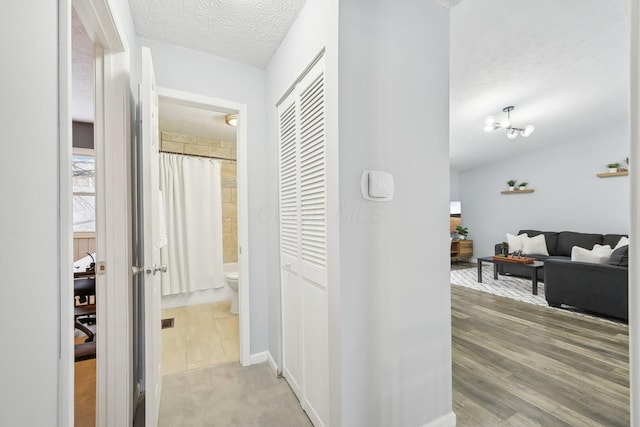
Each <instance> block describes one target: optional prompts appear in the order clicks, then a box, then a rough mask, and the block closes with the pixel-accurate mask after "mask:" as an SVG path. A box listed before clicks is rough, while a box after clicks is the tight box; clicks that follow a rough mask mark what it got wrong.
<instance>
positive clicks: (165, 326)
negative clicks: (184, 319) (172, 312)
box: [162, 317, 175, 329]
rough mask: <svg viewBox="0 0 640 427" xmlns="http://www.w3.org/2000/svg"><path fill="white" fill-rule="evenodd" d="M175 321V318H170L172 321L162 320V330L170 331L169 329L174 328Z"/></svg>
mask: <svg viewBox="0 0 640 427" xmlns="http://www.w3.org/2000/svg"><path fill="white" fill-rule="evenodd" d="M174 320H175V318H173V317H172V318H170V319H162V329H168V328H173V321H174Z"/></svg>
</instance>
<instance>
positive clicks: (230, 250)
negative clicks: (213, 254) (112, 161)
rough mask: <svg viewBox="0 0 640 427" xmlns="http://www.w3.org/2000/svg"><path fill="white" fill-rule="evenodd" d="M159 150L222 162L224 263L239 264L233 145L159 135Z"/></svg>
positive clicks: (187, 137) (180, 136) (225, 142)
mask: <svg viewBox="0 0 640 427" xmlns="http://www.w3.org/2000/svg"><path fill="white" fill-rule="evenodd" d="M160 151H164V152H166V153H176V154H190V155H196V156H204V157H212V158H217V159H221V160H222V170H221V175H222V179H221V181H222V233H223V236H222V243H223V246H224V262H225V263H228V262H238V208H237V203H238V192H237V187H238V185H237V164H236V163H237V162H236V160H237V150H236V143H235V142H231V141H220V140H217V139H212V138H205V137H201V136H193V135H180V134H176V133H169V132H162V133H161V147H160Z"/></svg>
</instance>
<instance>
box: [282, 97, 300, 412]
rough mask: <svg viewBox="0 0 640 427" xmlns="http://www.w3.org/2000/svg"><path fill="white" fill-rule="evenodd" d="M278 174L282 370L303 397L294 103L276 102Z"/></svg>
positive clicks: (289, 100) (295, 115) (290, 100)
mask: <svg viewBox="0 0 640 427" xmlns="http://www.w3.org/2000/svg"><path fill="white" fill-rule="evenodd" d="M278 118H279V126H278V135H279V141H280V144H279V147H280V148H279V158H280V168H279V178H280V201H279V202H280V262H281V264H282V268H281V272H280V273H281V278H282V279H281V280H282V284H281V286H282V328H283V333H282V336H283V341H282V358H283V369H282V374H283V375H284V377H285V379H286V380H287V382H288V383H289V385H290V386H291V389H292V390H293V391H294V393H295V394H296V396H297V397H298V399H299V400H302V398H303V396H302V391H301V389H302V324H301V320H302V289H301V283H300V275H299V274H298V271H299V262H298V258H299V250H300V249H299V248H300V245H299V240H300V237H299V234H300V233H299V217H300V212H299V208H300V206H299V181H298V135H297V128H298V126H297V113H296V103H295V100H294V97H293V96H289V98H287V99H286V100H285V101H284V102H283V103H282V104H280V105H279V106H278Z"/></svg>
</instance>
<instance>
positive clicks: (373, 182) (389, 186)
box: [360, 171, 393, 202]
mask: <svg viewBox="0 0 640 427" xmlns="http://www.w3.org/2000/svg"><path fill="white" fill-rule="evenodd" d="M360 191H361V192H362V197H364V198H365V199H366V200H374V201H378V202H385V201H389V200H391V199H393V175H391V174H390V173H388V172H382V171H364V172H362V176H361V177H360Z"/></svg>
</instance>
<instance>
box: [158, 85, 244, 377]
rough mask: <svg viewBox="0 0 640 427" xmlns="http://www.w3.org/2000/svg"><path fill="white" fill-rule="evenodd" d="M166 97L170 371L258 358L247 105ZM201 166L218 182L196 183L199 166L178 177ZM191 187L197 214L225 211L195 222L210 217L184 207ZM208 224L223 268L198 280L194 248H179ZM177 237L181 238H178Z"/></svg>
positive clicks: (163, 157) (162, 123) (166, 368)
mask: <svg viewBox="0 0 640 427" xmlns="http://www.w3.org/2000/svg"><path fill="white" fill-rule="evenodd" d="M158 95H159V132H160V151H161V153H160V162H161V166H160V169H161V171H160V181H161V184H160V187H161V190H162V198H163V206H164V208H163V210H164V217H165V226H166V229H167V244H166V246H164V247H163V248H162V250H161V256H162V263H167V264H168V266H169V268H168V273H167V274H165V275H163V283H162V288H163V299H162V309H163V313H162V314H163V316H162V318H163V319H165V321H164V325H166V326H168V327H167V328H166V329H164V330H163V332H162V335H163V339H162V342H163V354H162V358H163V363H162V366H163V368H162V369H163V372H162V374H163V375H165V374H171V373H176V372H181V371H186V370H189V369H195V368H199V367H203V366H211V365H215V364H219V363H226V362H234V361H236V362H238V361H239V362H240V363H241V364H242V365H247V364H250V363H251V361H250V360H249V359H250V356H249V355H250V353H249V352H250V348H249V338H250V329H249V328H250V327H249V325H250V322H249V319H250V311H249V310H250V305H249V276H248V262H247V261H248V254H249V247H248V233H247V231H248V230H247V228H248V225H247V224H248V217H247V201H248V197H247V196H248V194H247V190H248V189H247V185H246V183H247V166H246V107H245V106H244V105H243V104H238V103H234V102H229V101H225V100H220V99H213V98H208V97H202V96H198V95H194V94H189V93H185V92H179V91H173V90H168V89H161V88H159V89H158ZM194 166H195V169H196V170H197V169H201V170H202V171H204V173H205V174H209V175H207V176H209V177H212V178H211V179H214V181H212V182H209V180H210V178H206V179H205V180H206V181H207V182H200V183H198V184H197V187H198V188H195V186H196V184H195V183H194V179H196V180H197V178H194V177H195V176H194V175H193V170H192V172H189V176H188V179H187V180H186V181H182V182H181V183H177V181H178V180H183V178H185V175H184V174H185V169H184V168H185V167H186V168H192V167H194ZM202 171H201V172H202ZM175 184H179V185H177V186H176V185H175ZM185 184H186V186H185ZM180 186H182V190H179V188H178V187H180ZM191 187H193V188H191ZM183 190H185V191H187V192H191V193H194V194H191V196H190V197H192V198H194V203H195V204H196V206H198V207H199V209H198V215H197V216H202V214H203V212H202V211H201V210H202V209H201V208H202V207H203V206H204V202H206V204H207V205H209V206H210V209H213V210H214V211H215V210H216V209H219V211H218V212H212V213H211V214H206V213H205V214H204V216H205V217H206V218H210V219H211V221H209V219H205V223H204V224H202V225H201V226H200V227H198V226H196V227H195V228H194V227H193V226H191V225H192V222H193V221H196V220H202V218H195V217H193V218H189V216H190V214H189V213H188V212H186V211H184V206H177V203H178V200H181V201H184V197H182V196H183V195H180V194H179V193H180V192H181V191H183ZM210 190H211V192H210ZM204 191H206V193H207V195H208V196H207V197H206V198H205V197H204V196H205V194H204V193H203V192H204ZM200 198H201V199H202V200H200ZM205 199H206V200H205ZM216 206H218V207H217V208H216ZM185 213H186V215H185ZM176 221H177V222H178V224H181V225H176ZM185 221H186V222H185ZM187 223H188V224H190V225H189V226H187V225H186V224H187ZM205 227H210V231H211V232H210V235H212V236H213V235H215V234H219V236H217V237H215V236H214V237H212V239H214V238H217V239H218V243H217V244H216V245H215V246H216V247H217V248H219V249H220V250H219V252H215V249H216V248H214V253H213V255H212V256H211V257H209V258H207V261H206V262H208V264H212V265H215V266H216V268H214V269H213V270H211V271H210V274H209V276H201V277H210V278H211V281H210V282H209V281H206V283H196V282H197V281H194V280H191V279H193V277H191V276H190V273H189V271H188V269H187V267H188V265H187V264H188V262H191V263H193V259H190V260H187V257H189V255H188V252H187V253H185V252H184V251H183V249H184V248H182V247H178V246H180V245H182V246H185V245H186V246H185V248H186V249H188V250H190V251H191V252H192V253H193V250H194V249H195V247H194V246H191V247H188V246H190V242H188V241H186V240H187V239H186V238H185V237H187V235H186V234H185V233H191V234H192V235H194V234H195V235H198V237H201V236H202V233H200V231H204V230H200V228H205ZM171 239H174V242H170V240H171ZM212 239H201V238H200V239H192V240H201V241H202V240H212ZM176 240H180V242H179V243H178V244H176V242H175V241H176ZM200 243H202V242H200ZM207 243H209V242H207ZM196 246H197V245H196ZM176 255H177V256H176ZM216 257H217V258H218V259H216ZM194 258H197V259H200V258H201V255H200V254H195V256H194ZM176 262H177V264H176ZM201 262H205V261H204V260H201ZM198 263H200V261H199V262H198ZM198 263H196V264H198ZM191 267H194V266H193V265H192V266H191ZM195 267H196V268H197V267H198V265H195ZM187 282H190V283H187ZM192 287H193V288H194V289H191V288H192ZM234 288H235V289H234ZM172 323H173V326H172V327H171V324H172Z"/></svg>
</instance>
